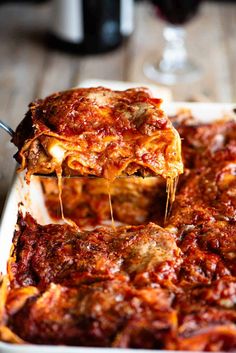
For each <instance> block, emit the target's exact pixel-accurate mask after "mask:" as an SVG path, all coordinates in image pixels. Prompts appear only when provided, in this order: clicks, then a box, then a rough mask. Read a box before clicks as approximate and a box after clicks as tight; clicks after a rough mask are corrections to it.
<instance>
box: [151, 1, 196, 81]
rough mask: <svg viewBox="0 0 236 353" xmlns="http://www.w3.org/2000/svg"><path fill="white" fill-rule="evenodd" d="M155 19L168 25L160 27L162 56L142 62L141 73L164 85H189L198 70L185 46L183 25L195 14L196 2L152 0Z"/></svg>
mask: <svg viewBox="0 0 236 353" xmlns="http://www.w3.org/2000/svg"><path fill="white" fill-rule="evenodd" d="M151 2H152V4H153V6H154V9H155V12H156V14H157V16H159V17H160V18H162V19H164V20H165V21H167V22H168V25H167V26H166V27H165V28H164V31H163V36H164V38H165V47H164V51H163V53H162V57H161V58H160V59H159V60H158V58H156V57H154V58H150V60H149V61H147V62H145V63H144V73H145V74H146V76H147V77H148V78H150V79H152V80H154V81H157V82H161V83H164V84H170V85H171V84H176V83H182V82H191V81H193V80H195V79H197V78H199V76H200V69H199V67H198V66H197V65H196V64H195V63H194V62H192V61H191V60H190V59H189V57H188V55H187V50H186V46H185V37H186V32H185V29H184V28H183V24H184V23H186V22H187V21H189V20H190V19H191V18H192V17H193V16H194V15H195V14H196V13H197V10H198V7H199V3H200V0H152V1H151Z"/></svg>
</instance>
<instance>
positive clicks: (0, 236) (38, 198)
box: [0, 102, 236, 353]
mask: <svg viewBox="0 0 236 353" xmlns="http://www.w3.org/2000/svg"><path fill="white" fill-rule="evenodd" d="M235 106H236V104H235V105H233V104H221V103H184V102H183V103H170V104H169V106H168V109H167V113H168V114H174V113H175V112H176V111H178V110H179V109H180V108H181V107H184V108H189V109H191V111H192V112H193V115H194V116H196V118H197V119H198V120H199V122H211V121H214V120H217V119H219V118H221V117H222V116H224V115H227V114H231V113H232V109H233V108H234V107H235ZM19 202H23V203H24V205H25V207H26V209H27V210H29V212H31V214H32V215H33V216H34V217H35V218H36V219H37V221H38V222H39V223H42V224H46V223H49V222H51V219H50V217H49V215H48V213H47V210H46V208H45V205H44V201H43V194H42V188H41V185H40V183H39V180H38V178H37V177H33V178H32V182H31V184H30V185H26V184H25V182H24V176H23V175H16V176H15V178H14V180H13V183H12V186H11V189H10V191H9V194H8V197H7V200H6V203H5V207H4V210H3V213H2V219H1V223H0V271H1V272H2V273H3V274H5V273H6V263H7V259H8V256H9V252H10V248H11V242H12V237H13V234H14V228H15V224H16V220H17V211H18V204H19ZM0 352H6V353H13V352H15V353H27V352H33V353H62V352H63V353H67V352H68V353H72V352H81V353H101V352H107V353H116V352H121V350H120V349H116V348H89V347H86V348H84V347H65V346H47V345H44V346H41V345H14V344H8V343H3V342H0ZM122 352H124V353H126V352H127V353H131V352H136V353H137V350H134V349H122ZM138 352H139V353H143V352H148V350H140V349H139V350H138ZM158 352H163V353H164V352H165V351H158ZM168 352H171V351H168Z"/></svg>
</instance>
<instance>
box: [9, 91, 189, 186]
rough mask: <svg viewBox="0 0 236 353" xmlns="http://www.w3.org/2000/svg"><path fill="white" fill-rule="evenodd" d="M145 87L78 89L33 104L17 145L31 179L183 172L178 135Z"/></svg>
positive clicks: (175, 174)
mask: <svg viewBox="0 0 236 353" xmlns="http://www.w3.org/2000/svg"><path fill="white" fill-rule="evenodd" d="M160 104H161V100H160V99H155V98H152V97H151V95H150V93H149V92H148V91H147V90H146V89H143V88H138V89H129V90H126V91H112V90H110V89H106V88H103V87H98V88H77V89H71V90H68V91H65V92H59V93H55V94H52V95H51V96H49V97H47V98H45V99H39V100H36V101H35V102H33V103H31V104H30V106H29V111H28V112H27V114H26V116H25V118H24V120H23V121H22V122H21V123H20V125H19V126H18V128H17V129H16V132H15V135H14V137H13V142H14V143H15V145H16V146H17V147H18V152H17V154H16V159H17V161H18V162H19V163H20V164H21V169H22V170H23V169H25V168H26V169H27V175H26V177H27V180H28V181H29V178H30V176H31V175H32V174H35V173H40V174H52V173H56V174H57V175H64V176H78V175H79V176H81V175H82V176H88V175H89V176H90V175H92V176H97V177H104V178H106V179H108V180H110V181H112V180H114V179H115V178H116V177H117V176H120V175H133V174H138V175H141V176H146V175H161V176H163V177H164V178H165V179H170V180H174V179H175V178H177V177H178V175H179V174H180V173H182V172H183V164H182V159H181V143H180V137H179V134H178V132H177V131H176V130H175V129H174V127H173V126H172V124H171V122H170V120H169V119H168V117H167V116H166V115H165V114H164V112H163V111H162V110H161V108H160Z"/></svg>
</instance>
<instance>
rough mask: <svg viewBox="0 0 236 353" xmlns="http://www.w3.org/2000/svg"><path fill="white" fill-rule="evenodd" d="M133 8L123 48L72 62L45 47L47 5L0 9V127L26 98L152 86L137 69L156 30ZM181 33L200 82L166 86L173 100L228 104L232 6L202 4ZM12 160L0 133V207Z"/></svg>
mask: <svg viewBox="0 0 236 353" xmlns="http://www.w3.org/2000/svg"><path fill="white" fill-rule="evenodd" d="M135 6H136V8H135V31H134V33H133V35H132V37H131V38H130V40H129V41H128V42H127V43H125V44H124V45H123V46H122V47H121V48H119V49H118V50H116V51H113V52H110V53H107V54H103V55H96V56H87V57H79V56H76V55H71V54H66V53H60V52H57V51H55V50H52V49H50V48H48V47H47V46H46V44H45V35H46V33H47V30H48V26H49V23H50V16H51V14H50V6H49V5H41V6H40V5H37V6H33V5H21V6H19V5H16V4H15V5H13V4H11V5H2V6H1V7H0V87H1V88H0V119H2V120H3V121H6V122H7V123H8V124H9V125H11V126H12V128H15V127H16V126H17V124H18V123H19V122H20V120H21V119H22V118H23V116H24V113H25V112H26V110H27V105H28V103H29V102H30V101H32V100H33V99H34V98H36V97H44V96H46V95H48V94H49V93H51V92H53V91H57V90H63V89H67V88H69V87H72V86H75V85H77V84H78V83H79V82H80V81H81V80H84V79H88V78H97V79H99V78H100V79H110V80H125V81H137V82H144V83H145V82H146V83H150V82H152V81H150V80H148V79H147V78H146V77H145V76H144V74H143V70H142V66H143V63H144V61H145V60H146V58H147V57H148V56H150V55H151V54H153V53H155V54H156V55H157V57H158V56H159V55H160V53H161V51H162V48H163V38H162V30H163V28H164V23H163V22H162V21H161V20H158V19H157V18H156V17H155V16H154V15H153V11H151V9H150V7H149V6H148V4H147V3H145V2H141V3H138V4H136V5H135ZM186 29H187V33H188V37H187V44H188V49H189V52H190V55H191V57H192V58H193V59H194V60H195V61H196V62H197V63H199V65H200V66H201V68H202V76H201V78H200V79H199V80H198V81H196V82H193V83H191V84H182V85H178V86H172V87H171V89H172V92H173V97H174V99H175V100H181V101H184V100H191V99H197V100H198V99H199V100H211V101H218V102H236V70H235V68H236V67H235V65H236V64H235V62H236V4H235V3H227V2H222V3H214V2H204V3H203V4H202V7H201V9H200V12H199V14H198V16H196V17H195V19H193V20H192V22H190V23H189V24H188V25H187V26H186ZM152 83H153V82H152ZM14 152H15V148H14V146H12V144H11V143H10V139H9V136H7V134H6V133H4V132H0V165H1V169H0V200H1V202H0V203H1V204H2V202H3V200H4V198H5V196H6V192H7V189H8V187H9V185H10V181H11V178H12V174H13V171H14V169H15V163H14V161H13V159H12V155H13V154H14Z"/></svg>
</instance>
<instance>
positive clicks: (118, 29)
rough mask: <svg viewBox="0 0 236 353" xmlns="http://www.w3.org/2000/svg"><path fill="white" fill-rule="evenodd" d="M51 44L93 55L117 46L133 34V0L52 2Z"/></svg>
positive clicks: (56, 0) (68, 0) (55, 0)
mask: <svg viewBox="0 0 236 353" xmlns="http://www.w3.org/2000/svg"><path fill="white" fill-rule="evenodd" d="M51 23H52V25H51V30H50V33H51V35H50V43H51V44H52V45H53V46H56V47H58V48H60V49H62V50H65V51H72V52H75V53H79V54H95V53H102V52H106V51H109V50H112V49H114V48H116V47H118V46H119V45H120V44H121V43H122V42H123V40H124V39H125V38H126V37H128V36H129V35H130V34H131V33H132V31H133V0H67V1H65V0H53V3H52V21H51Z"/></svg>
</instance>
